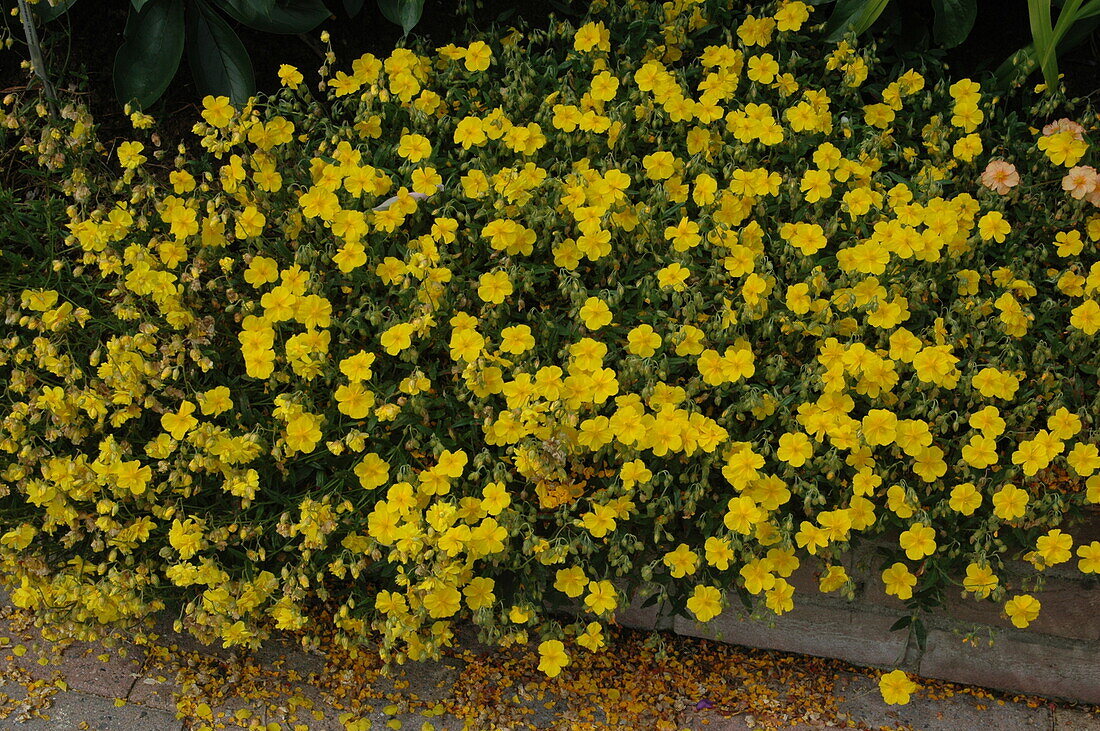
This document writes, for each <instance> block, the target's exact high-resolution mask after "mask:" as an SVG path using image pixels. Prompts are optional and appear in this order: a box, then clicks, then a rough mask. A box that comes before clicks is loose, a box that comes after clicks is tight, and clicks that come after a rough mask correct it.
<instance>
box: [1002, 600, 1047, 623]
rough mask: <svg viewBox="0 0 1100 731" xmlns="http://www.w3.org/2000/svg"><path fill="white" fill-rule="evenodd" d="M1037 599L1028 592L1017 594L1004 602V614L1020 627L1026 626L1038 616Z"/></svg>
mask: <svg viewBox="0 0 1100 731" xmlns="http://www.w3.org/2000/svg"><path fill="white" fill-rule="evenodd" d="M1040 608H1041V605H1040V604H1039V600H1038V599H1036V598H1035V597H1033V596H1031V595H1030V594H1018V595H1017V596H1014V597H1012V598H1011V599H1009V600H1008V601H1007V602H1005V614H1007V615H1008V618H1009V619H1011V620H1012V624H1013V625H1015V626H1016V627H1019V628H1020V629H1023V628H1024V627H1027V626H1028V625H1029V624H1031V623H1032V621H1034V620H1035V618H1036V617H1038V616H1039V609H1040Z"/></svg>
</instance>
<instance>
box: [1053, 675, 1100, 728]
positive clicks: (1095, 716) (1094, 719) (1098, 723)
mask: <svg viewBox="0 0 1100 731" xmlns="http://www.w3.org/2000/svg"><path fill="white" fill-rule="evenodd" d="M1098 672H1100V671H1098ZM1054 731H1100V710H1098V709H1096V708H1093V709H1091V710H1085V709H1083V708H1055V709H1054Z"/></svg>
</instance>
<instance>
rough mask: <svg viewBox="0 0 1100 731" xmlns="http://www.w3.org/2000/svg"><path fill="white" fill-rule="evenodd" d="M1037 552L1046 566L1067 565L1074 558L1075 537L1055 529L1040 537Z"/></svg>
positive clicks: (1037, 542) (1036, 547)
mask: <svg viewBox="0 0 1100 731" xmlns="http://www.w3.org/2000/svg"><path fill="white" fill-rule="evenodd" d="M1035 552H1036V553H1037V554H1038V555H1039V557H1040V558H1042V560H1043V564H1044V566H1056V565H1058V564H1060V563H1065V562H1066V561H1069V560H1070V558H1071V557H1072V556H1073V536H1071V535H1069V534H1067V533H1063V532H1062V531H1061V530H1058V529H1057V528H1054V529H1053V530H1050V531H1047V532H1046V533H1045V534H1044V535H1041V536H1039V538H1038V540H1037V541H1036V544H1035Z"/></svg>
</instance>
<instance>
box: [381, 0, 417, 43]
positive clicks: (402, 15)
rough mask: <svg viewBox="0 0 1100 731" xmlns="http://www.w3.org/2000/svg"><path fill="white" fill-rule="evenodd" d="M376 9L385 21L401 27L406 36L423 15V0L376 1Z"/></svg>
mask: <svg viewBox="0 0 1100 731" xmlns="http://www.w3.org/2000/svg"><path fill="white" fill-rule="evenodd" d="M378 9H379V10H381V11H382V15H384V16H386V20H388V21H390V22H391V23H396V24H397V25H399V26H401V30H402V31H404V32H405V34H406V35H408V33H409V31H411V30H412V29H413V28H415V27H416V24H417V23H419V22H420V16H421V15H423V14H424V0H378Z"/></svg>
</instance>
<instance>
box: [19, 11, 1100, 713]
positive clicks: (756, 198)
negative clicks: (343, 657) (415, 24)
mask: <svg viewBox="0 0 1100 731" xmlns="http://www.w3.org/2000/svg"><path fill="white" fill-rule="evenodd" d="M611 5H613V6H615V7H604V8H601V7H596V8H594V9H593V11H592V12H593V17H592V18H591V19H590V20H589V22H587V23H585V24H584V25H582V26H581V27H579V28H572V27H569V26H568V25H566V24H557V25H555V26H554V27H552V28H551V29H550V30H549V31H547V32H533V33H531V34H530V35H529V36H527V37H523V36H521V35H520V34H518V33H512V34H510V35H506V36H504V37H501V38H491V39H488V38H487V39H484V40H477V41H474V42H472V43H470V44H469V45H468V46H465V47H457V46H446V47H443V48H439V49H436V50H435V51H432V52H426V51H425V52H418V51H414V50H409V49H398V50H396V51H394V52H393V53H392V54H391V55H390V56H389V57H388V58H385V59H381V58H375V57H373V56H370V55H367V56H363V57H362V58H359V59H357V60H355V61H354V62H353V63H352V64H351V66H350V69H348V70H340V71H336V72H335V73H331V72H330V71H329V68H328V67H327V66H326V68H325V69H322V79H323V83H322V92H321V93H320V94H319V95H316V94H314V93H311V92H310V90H309V89H308V88H307V87H306V85H305V84H304V82H303V77H302V74H301V73H299V72H298V70H297V69H294V68H292V67H289V66H286V67H283V69H282V70H281V71H280V79H281V82H282V85H283V89H282V90H281V91H280V92H279V93H278V94H276V95H274V96H273V97H271V98H265V99H258V100H255V101H254V102H253V103H251V104H250V105H249V106H247V107H246V108H245V109H243V110H235V109H234V108H232V107H231V106H230V105H229V103H228V100H226V99H224V98H207V99H206V100H205V101H204V105H203V111H202V116H203V120H204V121H203V122H201V123H199V124H198V125H197V126H196V127H195V130H194V131H195V133H196V135H197V136H198V138H199V140H200V143H201V146H199V149H184V147H183V146H181V147H180V149H179V150H178V154H177V155H176V156H175V157H174V159H173V158H172V156H171V154H170V153H168V154H165V152H163V151H160V150H158V149H157V142H156V139H155V137H153V136H152V134H151V132H142V131H137V132H135V135H134V136H135V138H136V139H134V140H132V141H127V142H124V143H122V144H119V145H117V147H115V148H114V149H113V150H105V149H102V148H97V147H96V145H95V143H94V136H93V127H92V122H91V120H90V119H89V118H88V115H87V113H86V111H84V110H82V109H79V108H76V107H70V108H68V109H67V110H66V113H65V117H66V119H65V120H63V121H62V123H61V125H60V126H53V127H47V128H46V130H45V131H44V132H42V133H41V134H40V136H38V137H33V136H31V135H30V133H27V136H26V138H25V142H24V147H25V149H26V151H27V152H28V153H32V154H35V155H37V156H38V157H39V159H40V160H41V162H42V164H43V165H45V166H47V167H48V168H52V169H55V170H65V171H67V175H66V181H65V187H66V191H67V194H68V195H69V196H70V197H71V205H70V207H69V215H70V220H69V221H68V223H67V226H68V232H69V236H68V239H67V242H66V243H67V244H68V245H69V246H70V247H71V248H70V250H69V252H68V253H67V254H66V256H64V257H61V258H59V259H58V260H57V261H56V262H54V265H53V267H52V270H51V276H50V279H49V280H48V282H47V283H44V284H42V286H35V287H33V288H31V287H27V288H23V289H21V290H20V291H16V292H15V293H14V294H12V295H10V296H9V297H8V298H7V299H6V300H4V309H5V312H6V320H5V325H4V326H3V330H0V338H2V342H3V346H4V347H3V348H2V349H0V376H2V378H3V379H4V381H5V383H6V386H5V390H4V392H3V395H2V397H0V575H3V576H4V577H6V578H7V580H8V581H10V582H11V584H12V589H13V595H12V596H13V600H14V601H15V602H16V603H17V604H19V605H20V606H23V607H29V608H34V609H36V610H39V611H41V612H43V613H44V614H45V615H49V616H51V617H53V618H54V619H55V620H59V619H62V618H65V619H69V620H73V621H75V622H76V623H77V624H82V625H87V626H94V625H96V624H98V623H115V622H122V621H124V620H126V619H128V618H135V617H140V616H143V615H145V614H147V613H149V612H151V611H153V610H156V609H158V608H160V607H162V606H164V605H165V603H166V602H169V601H177V600H178V601H180V602H182V609H181V611H180V616H181V618H182V619H181V623H182V624H183V625H184V626H185V627H186V628H188V629H189V630H191V631H192V632H194V633H195V634H196V635H198V636H200V637H202V638H205V639H213V638H217V639H220V640H221V641H222V642H223V643H224V644H225V645H227V646H232V645H253V644H255V643H257V642H258V641H259V640H260V639H262V638H263V637H264V636H265V633H266V632H268V631H270V629H271V628H272V627H278V628H287V629H301V628H302V627H303V625H305V623H306V621H307V619H306V615H305V612H304V610H305V607H306V606H307V604H308V602H309V601H310V600H312V599H316V598H322V599H328V598H332V599H334V600H336V601H338V602H339V603H340V609H339V611H338V613H337V615H336V619H335V621H336V623H337V625H338V628H339V630H340V631H341V632H342V633H343V636H344V637H345V638H346V639H347V640H348V641H352V642H353V641H355V639H356V638H359V637H362V636H363V635H364V633H366V632H367V631H368V630H370V629H371V628H373V629H375V630H378V631H380V632H381V633H382V635H383V637H384V641H385V647H386V651H385V652H386V657H387V659H394V660H397V661H403V660H404V659H405V658H406V657H408V658H412V659H417V658H423V657H427V656H431V655H434V654H436V653H437V651H438V649H439V648H440V647H441V646H442V645H445V644H447V643H448V642H449V641H450V637H451V626H450V620H451V619H452V618H454V617H456V616H459V615H469V616H472V618H473V619H474V621H475V622H476V623H477V624H479V625H481V626H482V627H483V628H485V632H486V635H487V636H488V637H490V638H491V639H494V640H498V641H502V642H516V641H519V642H526V641H529V640H531V639H534V640H535V641H537V642H540V643H541V644H540V645H539V650H540V653H541V655H542V662H541V664H540V668H541V669H542V670H543V671H545V672H546V673H547V674H549V675H551V676H553V675H557V674H558V673H560V672H562V669H563V668H566V667H567V666H568V665H569V662H570V655H571V654H572V653H575V652H578V651H579V650H578V649H576V648H577V647H580V648H586V649H585V650H584V651H596V650H598V649H599V648H600V647H601V645H602V644H603V635H602V632H603V628H604V626H605V624H606V623H607V622H609V621H612V620H613V618H614V616H615V612H616V610H617V609H620V608H622V607H623V606H624V604H625V603H626V602H627V601H628V600H629V598H630V596H629V592H631V591H632V590H633V589H634V588H635V587H636V586H637V585H639V584H640V583H645V584H651V585H654V586H656V587H658V588H659V591H660V592H661V595H662V597H663V598H665V599H666V600H667V601H668V602H669V603H670V605H671V606H672V608H673V609H674V610H675V611H678V612H682V613H685V614H686V615H687V616H692V617H694V618H696V619H698V620H699V621H703V622H706V621H709V620H711V619H713V618H715V617H717V616H719V615H720V614H721V613H722V612H723V611H724V610H726V609H727V605H728V601H729V598H730V597H731V596H732V595H734V594H741V596H742V598H744V599H745V600H746V601H749V602H753V601H756V600H759V602H760V603H761V604H762V605H763V607H764V608H766V610H768V611H771V612H775V613H777V614H781V613H784V612H787V611H790V610H791V608H792V607H793V605H794V604H795V603H796V602H797V601H798V597H797V595H796V594H795V590H794V586H793V584H792V583H791V582H789V581H788V579H789V578H790V577H791V574H792V572H794V571H795V570H796V569H797V568H798V567H799V566H800V565H805V564H809V565H810V566H811V567H812V568H813V569H814V570H815V571H816V573H817V574H818V576H819V577H820V590H821V591H822V592H839V593H842V594H845V593H846V594H849V595H850V594H851V593H852V592H853V591H854V582H853V580H852V577H851V567H850V566H848V565H846V564H845V562H844V560H842V559H843V557H844V556H845V555H846V553H847V552H848V549H849V548H850V546H851V545H852V543H853V542H854V541H856V540H857V539H859V538H861V537H868V536H885V537H886V539H887V540H889V541H891V545H892V546H893V551H892V556H891V557H890V558H889V559H888V560H886V561H885V562H884V563H883V565H882V566H881V567H879V568H878V569H876V571H879V570H880V571H881V581H882V583H881V585H879V586H872V587H869V588H868V590H869V591H876V592H885V593H887V594H890V595H893V596H896V597H898V598H899V599H901V600H903V601H905V602H907V603H909V604H910V606H911V607H913V608H914V609H918V608H922V607H927V606H929V605H930V604H934V603H935V602H936V601H937V600H939V599H941V598H942V597H943V596H944V594H945V592H948V591H953V592H956V593H958V592H963V593H965V594H966V595H968V596H970V597H973V598H974V599H976V600H986V599H990V600H995V601H997V602H1000V603H1001V604H1002V605H1003V608H1004V611H1005V612H1006V613H1007V615H1008V617H1009V618H1010V619H1011V620H1012V621H1013V622H1014V623H1015V624H1016V625H1017V626H1021V627H1022V626H1026V625H1027V624H1028V623H1029V622H1030V621H1032V620H1034V619H1035V617H1036V616H1037V615H1038V613H1039V612H1040V611H1041V610H1040V606H1039V602H1038V601H1037V600H1036V599H1035V598H1034V597H1033V596H1032V595H1031V594H1029V593H1027V589H1026V587H1025V586H1022V585H1020V584H1019V583H1018V582H1016V580H1015V579H1012V580H1010V578H1009V575H1008V574H1007V573H1006V572H1005V570H1004V567H1005V564H1006V563H1007V562H1008V561H1011V560H1016V559H1020V558H1023V559H1024V560H1026V561H1028V562H1030V564H1031V565H1032V566H1033V567H1034V569H1035V571H1036V572H1037V573H1041V572H1042V571H1043V570H1045V569H1046V568H1048V567H1051V566H1055V565H1058V564H1067V562H1074V563H1075V564H1076V567H1077V568H1079V569H1080V571H1081V572H1084V573H1097V572H1100V543H1098V542H1095V541H1094V542H1091V543H1083V542H1080V541H1078V540H1077V539H1076V538H1075V537H1074V535H1073V528H1072V519H1073V518H1075V517H1078V516H1080V514H1081V513H1082V510H1083V509H1084V507H1085V506H1086V504H1087V503H1096V502H1100V476H1098V475H1097V474H1096V473H1097V470H1098V468H1100V450H1098V447H1097V444H1096V436H1095V435H1096V432H1095V428H1096V424H1095V421H1094V420H1095V417H1096V414H1098V413H1100V403H1098V401H1097V399H1098V396H1100V389H1098V387H1097V386H1098V384H1097V375H1096V365H1097V361H1096V358H1095V355H1094V354H1095V352H1096V335H1097V333H1098V331H1100V304H1098V299H1100V263H1098V260H1100V257H1098V243H1100V209H1098V206H1100V182H1098V179H1097V174H1096V171H1095V169H1094V167H1093V164H1094V161H1095V150H1094V146H1093V145H1091V143H1090V136H1091V135H1094V134H1095V132H1096V122H1097V118H1096V116H1095V114H1094V113H1093V112H1091V111H1088V112H1079V113H1078V114H1077V115H1076V119H1075V120H1070V119H1068V118H1061V117H1059V118H1057V119H1056V118H1047V117H1043V116H1041V115H1042V114H1044V113H1046V112H1043V110H1042V109H1039V110H1038V111H1037V112H1036V116H1035V117H1033V118H1026V119H1024V120H1020V118H1019V117H1018V116H1017V114H1016V113H1015V112H1009V111H1008V107H1007V106H1006V104H1005V103H1004V102H1003V101H1002V100H1000V99H997V98H994V97H992V96H991V95H989V94H987V93H984V92H983V90H982V89H981V87H980V86H979V84H977V83H975V82H973V81H971V80H968V79H961V80H955V81H953V82H951V81H949V80H944V79H942V78H940V75H939V73H938V72H937V70H936V69H923V70H921V71H920V72H918V70H908V71H905V72H904V73H900V74H898V75H896V76H894V77H890V78H883V76H882V74H883V73H884V72H883V71H880V70H878V69H876V67H875V59H874V56H873V53H872V51H870V50H867V49H862V50H861V49H857V48H855V47H853V46H851V45H849V44H846V43H842V44H840V45H839V46H835V47H831V48H830V49H829V51H828V52H825V51H822V50H821V49H822V48H823V46H822V45H821V44H820V42H819V41H816V40H813V39H812V37H811V34H810V28H811V27H812V24H813V20H812V18H811V8H810V6H809V5H807V4H804V3H802V2H798V1H797V0H793V1H786V0H785V1H784V2H780V3H778V4H775V3H772V4H767V5H761V6H759V7H758V8H756V9H755V10H752V11H751V14H749V15H747V16H746V15H745V11H744V10H743V9H741V8H740V6H741V4H740V3H723V2H717V1H711V0H705V1H701V2H691V1H689V0H673V1H672V2H666V3H664V4H663V5H660V4H657V3H612V4H611ZM728 6H737V9H736V10H731V9H730V8H729V7H728ZM11 108H14V107H11ZM1070 109H1072V107H1070ZM7 114H8V120H9V121H10V122H11V124H10V125H9V126H12V127H20V126H22V127H24V128H26V129H30V124H29V122H27V121H26V120H16V119H14V117H15V113H14V112H11V111H10V110H9V112H8V113H7ZM134 119H135V127H137V128H139V129H141V128H145V127H146V126H147V124H148V121H149V120H147V118H145V117H144V116H143V115H135V117H134ZM193 147H194V146H193ZM108 157H109V162H107V163H106V164H107V165H109V167H110V170H109V171H108V172H103V170H104V164H105V163H104V160H105V159H108ZM108 178H109V180H107V179H108ZM1055 472H1056V473H1058V474H1061V475H1068V477H1069V478H1070V479H1068V480H1062V481H1061V482H1059V483H1058V484H1059V485H1061V488H1060V489H1053V488H1051V487H1049V486H1048V482H1049V481H1047V480H1044V479H1042V478H1044V476H1045V475H1049V474H1052V473H1055ZM1069 565H1072V564H1069ZM562 607H572V608H573V610H574V613H575V615H579V616H580V618H579V620H578V621H574V622H571V623H570V622H566V623H562V622H561V621H560V620H556V619H554V617H553V616H551V615H550V613H549V611H548V610H552V609H553V608H562ZM532 635H535V637H534V638H532V637H531V636H532ZM891 682H893V681H891ZM894 686H896V687H894ZM891 687H892V688H893V690H892V691H891V693H892V697H894V698H898V699H901V698H902V697H905V698H907V697H908V696H907V693H908V691H907V690H906V689H907V688H908V686H907V685H905V683H903V682H901V681H900V680H899V681H897V682H893V685H892V686H891ZM899 702H900V700H899Z"/></svg>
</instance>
